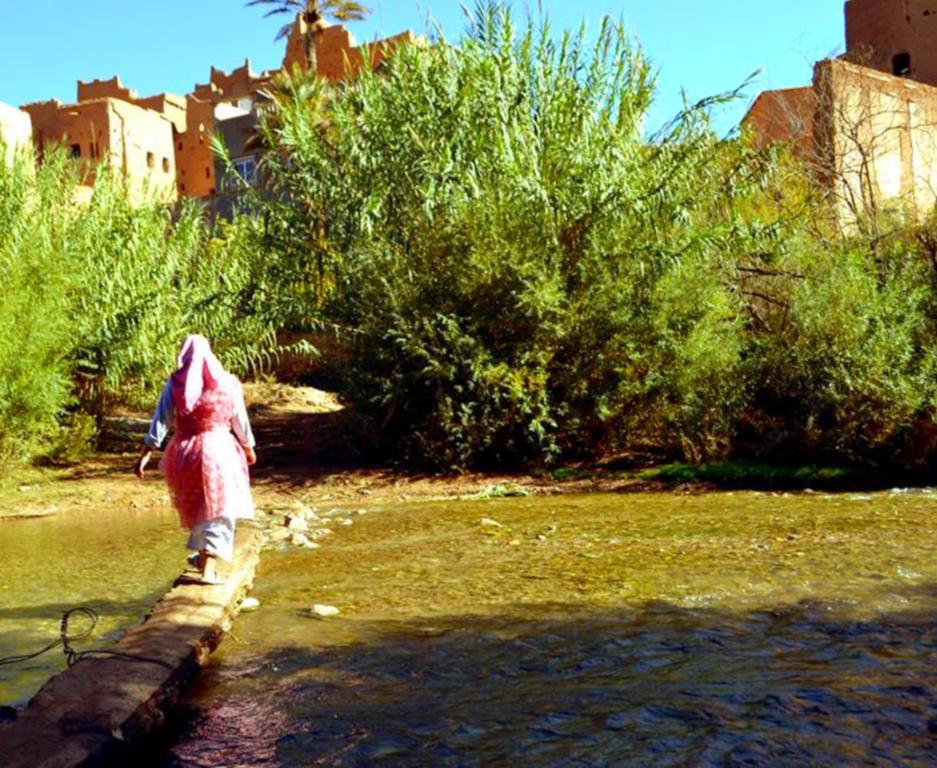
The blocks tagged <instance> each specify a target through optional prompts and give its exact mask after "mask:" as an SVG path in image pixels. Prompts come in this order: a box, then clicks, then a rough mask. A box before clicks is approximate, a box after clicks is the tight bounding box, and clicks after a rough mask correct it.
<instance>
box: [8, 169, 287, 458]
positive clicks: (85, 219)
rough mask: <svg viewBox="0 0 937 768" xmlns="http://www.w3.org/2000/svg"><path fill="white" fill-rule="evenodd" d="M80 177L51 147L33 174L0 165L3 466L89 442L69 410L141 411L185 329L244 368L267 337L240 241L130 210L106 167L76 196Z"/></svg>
mask: <svg viewBox="0 0 937 768" xmlns="http://www.w3.org/2000/svg"><path fill="white" fill-rule="evenodd" d="M78 172H79V169H78V168H77V167H76V165H75V164H74V163H73V162H72V161H70V160H69V159H67V158H66V157H65V155H64V153H59V152H53V153H47V154H46V157H45V161H44V163H43V164H42V165H41V166H40V167H39V168H38V169H37V168H36V167H35V164H34V160H33V158H32V156H31V153H22V154H21V155H20V157H19V158H18V159H17V162H16V163H15V164H14V166H13V167H12V168H7V167H5V166H3V165H0V285H3V289H4V302H3V303H2V304H0V457H2V458H3V459H10V458H22V457H27V456H31V455H35V454H36V453H38V452H45V451H48V450H54V446H55V444H56V443H57V442H60V441H62V440H64V441H65V442H66V443H74V435H75V434H76V433H80V434H83V435H85V436H87V435H88V434H90V433H89V429H88V426H87V419H86V418H83V417H81V416H80V414H85V415H86V416H91V417H93V418H94V419H100V418H101V417H102V416H103V414H104V413H105V411H106V409H107V408H108V407H110V406H112V405H114V404H117V403H125V404H134V405H141V404H149V402H150V400H151V398H153V397H154V395H155V394H156V393H157V392H158V387H159V386H160V384H161V382H162V380H163V379H164V377H165V375H166V374H167V372H168V371H170V370H171V369H172V365H173V361H174V354H175V350H176V348H177V345H178V343H179V341H180V339H181V338H182V337H183V336H184V335H185V333H187V332H191V331H195V330H198V331H201V332H203V333H205V334H206V335H208V336H209V337H211V338H212V339H213V340H214V341H215V343H216V346H217V348H218V351H219V354H220V355H221V356H222V357H223V358H224V359H226V360H227V362H228V363H229V364H231V365H232V366H233V367H235V368H236V369H238V370H241V371H243V370H244V369H245V368H246V367H247V366H248V365H249V363H250V361H251V360H253V359H255V358H256V356H257V354H258V353H260V352H262V350H263V348H264V345H265V344H269V341H270V332H269V331H268V329H267V326H266V325H265V324H264V323H263V322H262V321H261V320H260V319H259V318H257V317H256V315H255V313H253V311H252V305H251V299H250V293H249V289H250V286H251V284H252V277H251V269H252V267H251V262H252V259H253V257H252V253H253V252H252V251H251V250H250V248H248V247H246V246H244V245H243V244H242V240H246V239H247V238H246V237H245V238H240V237H239V236H234V237H231V238H229V239H228V240H227V241H226V242H225V243H224V244H223V245H222V244H220V243H219V242H217V241H209V239H208V233H207V228H206V226H205V225H204V224H203V222H202V220H201V217H200V213H199V212H198V211H196V210H195V209H184V210H182V211H181V213H180V215H179V217H178V219H177V220H176V221H175V222H173V221H172V220H171V211H170V210H169V209H168V208H167V207H165V206H161V205H158V204H156V203H146V204H140V205H132V204H131V203H130V202H129V200H128V196H127V195H126V194H125V191H124V189H123V186H122V184H121V182H120V180H119V179H118V178H115V177H114V176H112V175H109V174H107V173H106V172H104V171H102V172H100V173H99V177H98V179H97V181H96V184H95V187H94V190H93V194H92V195H91V199H90V202H79V201H78V200H77V196H76V190H77V184H76V182H77V174H78ZM243 226H249V224H245V225H243ZM63 431H66V432H67V434H63Z"/></svg>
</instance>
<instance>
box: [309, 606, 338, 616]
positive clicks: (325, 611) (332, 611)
mask: <svg viewBox="0 0 937 768" xmlns="http://www.w3.org/2000/svg"><path fill="white" fill-rule="evenodd" d="M309 613H311V614H312V615H313V616H317V617H319V618H320V619H325V618H328V617H330V616H338V614H339V613H341V611H339V610H338V608H336V607H335V606H334V605H320V604H319V603H316V604H315V605H313V606H312V608H310V609H309Z"/></svg>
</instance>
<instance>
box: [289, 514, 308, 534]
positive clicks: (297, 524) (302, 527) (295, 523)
mask: <svg viewBox="0 0 937 768" xmlns="http://www.w3.org/2000/svg"><path fill="white" fill-rule="evenodd" d="M283 524H284V525H285V526H286V527H287V528H289V529H290V530H291V531H308V530H309V523H307V522H306V519H305V518H303V517H298V516H296V515H287V516H286V518H285V519H284V521H283Z"/></svg>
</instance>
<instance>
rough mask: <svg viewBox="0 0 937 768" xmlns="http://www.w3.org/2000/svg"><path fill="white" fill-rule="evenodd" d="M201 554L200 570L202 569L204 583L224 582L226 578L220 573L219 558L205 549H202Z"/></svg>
mask: <svg viewBox="0 0 937 768" xmlns="http://www.w3.org/2000/svg"><path fill="white" fill-rule="evenodd" d="M200 555H201V561H202V566H201V568H200V569H199V570H200V571H201V576H202V583H203V584H224V579H222V578H221V577H220V576H219V575H218V565H217V558H216V557H215V556H214V555H210V554H208V552H205V551H204V550H201V552H200Z"/></svg>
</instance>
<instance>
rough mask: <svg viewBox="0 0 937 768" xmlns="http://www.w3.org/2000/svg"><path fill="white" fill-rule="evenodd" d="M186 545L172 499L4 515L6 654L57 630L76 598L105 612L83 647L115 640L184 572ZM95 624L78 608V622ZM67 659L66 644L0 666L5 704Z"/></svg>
mask: <svg viewBox="0 0 937 768" xmlns="http://www.w3.org/2000/svg"><path fill="white" fill-rule="evenodd" d="M184 546H185V534H184V532H181V531H180V530H179V525H178V521H177V518H176V516H175V513H173V512H172V511H171V510H170V509H168V508H165V507H164V508H163V509H162V511H158V510H153V509H146V510H134V509H132V508H128V509H127V510H126V511H124V510H121V511H120V512H119V513H115V512H114V511H104V512H101V511H94V510H87V511H74V512H70V513H68V514H67V515H61V516H54V517H47V518H39V519H20V520H17V519H14V520H0V658H3V657H7V656H12V655H20V654H24V653H30V652H33V651H36V650H38V649H40V648H42V647H43V646H45V645H46V644H48V643H49V642H50V641H53V640H55V639H56V638H57V637H58V635H59V623H60V621H61V618H62V613H63V612H64V611H66V610H68V609H70V608H73V607H75V606H87V607H89V608H92V609H94V610H95V611H96V612H97V613H98V614H99V615H100V622H99V624H98V625H97V627H96V628H95V631H94V634H93V636H91V637H90V638H88V640H87V641H84V642H81V643H76V644H75V648H76V650H83V649H87V648H95V647H102V646H104V647H106V646H108V645H110V644H111V643H113V642H114V641H115V640H116V639H117V638H118V637H120V635H122V634H123V633H124V632H126V631H127V630H128V629H130V628H131V627H134V626H136V625H137V624H139V623H140V622H141V621H142V619H143V617H144V616H145V615H146V613H147V611H148V610H149V609H150V608H151V607H152V606H153V604H154V603H155V602H156V601H157V600H158V599H159V598H160V597H162V595H163V594H164V593H165V592H166V590H167V589H168V588H169V586H170V584H171V583H172V581H173V579H174V578H175V577H176V576H178V575H179V573H180V571H181V566H182V565H183V564H184V560H183V557H184V554H185V550H184V549H183V547H184ZM87 626H88V622H87V620H84V619H82V617H76V618H75V619H74V626H70V629H71V630H72V631H73V632H74V631H80V630H82V629H84V628H86V627H87ZM64 668H65V659H64V657H63V656H62V652H61V649H53V650H52V651H50V652H49V653H46V654H44V655H42V656H39V657H37V658H36V659H33V660H31V661H29V662H26V663H23V664H16V665H11V666H0V704H6V705H12V706H17V705H21V704H24V703H25V702H26V701H27V700H28V699H29V698H30V697H31V696H32V695H33V694H34V693H35V692H36V691H37V690H38V689H39V687H40V686H41V685H42V684H43V683H44V682H45V681H46V679H47V678H49V677H50V676H51V675H54V674H56V673H57V672H61V671H62V670H63V669H64ZM0 762H2V761H0Z"/></svg>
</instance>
